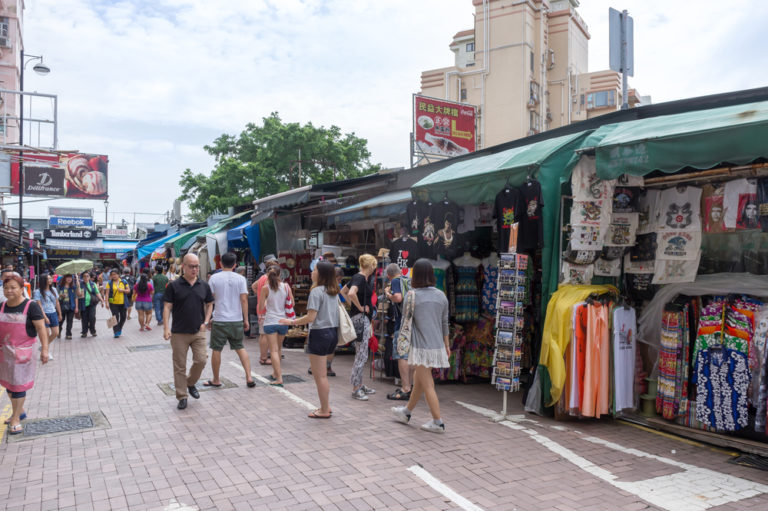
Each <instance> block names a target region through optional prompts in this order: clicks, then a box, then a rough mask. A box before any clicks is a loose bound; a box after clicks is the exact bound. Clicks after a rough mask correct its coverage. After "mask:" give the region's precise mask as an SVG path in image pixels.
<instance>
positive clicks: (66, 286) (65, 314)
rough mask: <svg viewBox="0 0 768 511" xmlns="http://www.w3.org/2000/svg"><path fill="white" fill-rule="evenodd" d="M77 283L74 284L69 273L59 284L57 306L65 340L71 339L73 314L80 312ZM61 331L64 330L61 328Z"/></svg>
mask: <svg viewBox="0 0 768 511" xmlns="http://www.w3.org/2000/svg"><path fill="white" fill-rule="evenodd" d="M78 284H79V280H78V283H77V284H76V283H75V279H74V278H73V276H72V274H71V273H68V274H67V275H64V277H63V278H62V279H61V283H60V284H59V306H60V307H61V316H62V323H63V325H62V326H66V339H67V340H69V339H72V322H73V321H74V319H75V314H77V313H79V312H80V307H79V305H78V303H77V302H78V300H77V296H78V290H77V287H78ZM65 322H66V323H65ZM61 330H64V329H63V328H62V329H61ZM61 330H60V331H59V337H61Z"/></svg>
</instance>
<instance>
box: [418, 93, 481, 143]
mask: <svg viewBox="0 0 768 511" xmlns="http://www.w3.org/2000/svg"><path fill="white" fill-rule="evenodd" d="M413 108H414V111H413V124H414V126H413V136H414V149H415V151H416V152H417V153H423V154H432V155H436V156H447V157H453V156H461V155H463V154H469V153H471V152H474V151H475V149H476V147H477V145H476V144H477V138H476V133H475V130H476V128H475V126H476V124H475V118H476V116H477V111H476V109H475V107H474V106H472V105H466V104H462V103H455V102H452V101H444V100H440V99H434V98H429V97H426V96H420V95H418V94H415V95H414V96H413Z"/></svg>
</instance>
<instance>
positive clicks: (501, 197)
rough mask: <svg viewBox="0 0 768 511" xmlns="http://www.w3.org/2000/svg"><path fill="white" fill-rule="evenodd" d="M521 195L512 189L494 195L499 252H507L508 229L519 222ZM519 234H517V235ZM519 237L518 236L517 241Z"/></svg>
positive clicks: (518, 191)
mask: <svg viewBox="0 0 768 511" xmlns="http://www.w3.org/2000/svg"><path fill="white" fill-rule="evenodd" d="M521 203H522V194H521V193H520V190H518V189H517V188H514V187H508V188H505V189H504V190H502V191H500V192H499V194H498V195H496V201H495V202H494V210H495V212H496V225H497V226H498V228H499V246H498V247H497V248H498V249H499V252H508V251H509V228H510V226H511V225H512V224H514V223H515V222H518V221H520V217H521V215H520V213H521V211H520V208H521ZM518 234H519V233H518ZM519 239H520V237H519V236H518V241H519Z"/></svg>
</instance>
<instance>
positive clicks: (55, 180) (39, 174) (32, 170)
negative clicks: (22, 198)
mask: <svg viewBox="0 0 768 511" xmlns="http://www.w3.org/2000/svg"><path fill="white" fill-rule="evenodd" d="M24 195H43V196H46V197H63V196H64V171H63V170H62V169H56V168H53V167H32V166H25V167H24Z"/></svg>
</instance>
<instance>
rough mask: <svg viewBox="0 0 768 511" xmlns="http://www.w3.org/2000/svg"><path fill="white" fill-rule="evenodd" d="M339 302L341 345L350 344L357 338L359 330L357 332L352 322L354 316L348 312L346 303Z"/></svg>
mask: <svg viewBox="0 0 768 511" xmlns="http://www.w3.org/2000/svg"><path fill="white" fill-rule="evenodd" d="M338 302H339V341H338V342H339V346H343V345H345V344H349V343H351V342H352V341H354V340H355V339H357V332H355V325H353V324H352V318H350V317H349V314H347V309H346V308H345V307H344V304H343V303H341V301H338Z"/></svg>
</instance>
